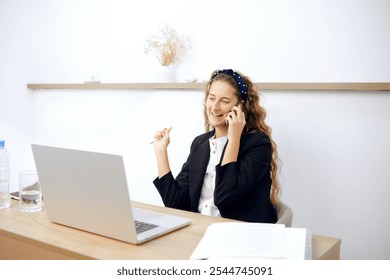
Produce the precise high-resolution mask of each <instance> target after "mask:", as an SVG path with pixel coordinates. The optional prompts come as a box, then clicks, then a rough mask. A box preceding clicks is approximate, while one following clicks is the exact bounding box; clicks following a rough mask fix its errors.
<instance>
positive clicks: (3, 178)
mask: <svg viewBox="0 0 390 280" xmlns="http://www.w3.org/2000/svg"><path fill="white" fill-rule="evenodd" d="M4 144H5V141H4V140H0V209H3V208H8V207H9V206H10V205H11V200H10V196H9V153H8V151H7V150H6V148H5V147H4Z"/></svg>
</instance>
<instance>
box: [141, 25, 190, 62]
mask: <svg viewBox="0 0 390 280" xmlns="http://www.w3.org/2000/svg"><path fill="white" fill-rule="evenodd" d="M187 47H188V40H187V39H185V38H184V37H181V36H179V35H178V34H177V32H176V30H175V29H173V28H172V27H170V26H169V25H167V24H164V25H162V26H161V28H160V29H159V31H158V32H157V33H156V34H154V35H152V36H150V37H148V38H147V39H146V41H145V53H146V54H153V55H154V56H155V57H156V58H157V59H158V61H159V62H160V64H161V65H162V66H168V65H171V64H173V63H174V62H176V61H178V60H179V57H180V56H181V55H182V54H183V52H184V51H185V50H186V48H187Z"/></svg>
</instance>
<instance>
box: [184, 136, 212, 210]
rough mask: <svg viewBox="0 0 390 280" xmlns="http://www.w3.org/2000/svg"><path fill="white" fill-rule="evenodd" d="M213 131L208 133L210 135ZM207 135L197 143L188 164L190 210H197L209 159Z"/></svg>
mask: <svg viewBox="0 0 390 280" xmlns="http://www.w3.org/2000/svg"><path fill="white" fill-rule="evenodd" d="M212 135H213V132H211V133H210V135H209V136H210V137H211V136H212ZM210 137H208V138H207V139H206V140H205V141H203V142H202V143H199V147H198V149H196V150H195V151H194V153H193V155H192V157H191V164H190V166H189V184H190V186H189V195H190V199H191V210H192V211H198V205H199V198H200V193H201V191H202V186H203V181H204V175H205V174H206V168H207V165H208V164H209V159H210V144H209V139H210Z"/></svg>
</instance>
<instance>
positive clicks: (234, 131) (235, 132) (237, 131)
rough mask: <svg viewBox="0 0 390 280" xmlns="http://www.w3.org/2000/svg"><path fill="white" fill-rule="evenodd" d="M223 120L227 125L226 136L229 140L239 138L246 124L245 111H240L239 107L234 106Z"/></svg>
mask: <svg viewBox="0 0 390 280" xmlns="http://www.w3.org/2000/svg"><path fill="white" fill-rule="evenodd" d="M225 121H226V123H227V125H228V127H229V128H228V138H229V139H230V140H232V139H236V140H239V139H240V138H241V134H242V132H243V130H244V127H245V124H246V121H245V113H244V112H243V111H242V109H241V107H240V106H234V107H233V108H232V111H231V112H230V113H229V114H228V115H227V117H226V119H225Z"/></svg>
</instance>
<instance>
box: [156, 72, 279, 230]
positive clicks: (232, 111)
mask: <svg viewBox="0 0 390 280" xmlns="http://www.w3.org/2000/svg"><path fill="white" fill-rule="evenodd" d="M259 101H260V97H259V94H258V91H257V89H256V87H255V85H254V84H253V83H252V82H251V81H250V79H249V78H248V77H246V76H244V75H242V74H240V73H239V72H236V71H233V70H231V69H225V70H217V71H214V72H213V73H212V75H211V78H210V81H209V82H208V83H207V85H206V90H205V99H204V118H205V128H206V131H207V132H206V133H204V134H202V135H199V136H197V137H196V138H195V139H194V140H193V142H192V145H191V149H190V154H189V156H188V158H187V161H186V162H185V163H184V165H183V167H182V170H181V171H180V173H179V174H178V176H177V177H176V178H174V177H173V175H172V173H171V169H170V167H169V160H168V153H167V147H168V145H169V141H170V139H169V131H170V130H169V129H163V130H161V131H158V132H157V133H156V134H155V135H154V137H155V142H154V144H153V145H154V150H155V154H156V159H157V167H158V178H156V179H155V180H154V182H153V183H154V184H155V186H156V188H157V190H158V191H159V193H160V195H161V197H162V200H163V202H164V204H165V206H167V207H172V208H178V209H182V210H188V211H193V212H200V213H202V214H206V215H212V216H222V217H224V218H231V219H236V220H242V221H247V222H261V223H275V222H276V221H277V217H276V210H275V207H276V206H277V204H278V196H279V184H278V180H277V169H278V165H277V161H278V156H277V151H276V145H275V143H274V142H273V140H272V138H271V129H270V127H268V126H267V124H266V123H265V121H264V119H265V117H266V113H265V110H264V109H263V108H262V107H261V106H260V103H259Z"/></svg>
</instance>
